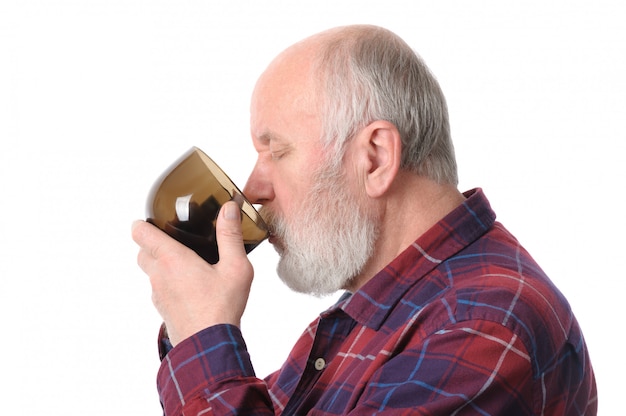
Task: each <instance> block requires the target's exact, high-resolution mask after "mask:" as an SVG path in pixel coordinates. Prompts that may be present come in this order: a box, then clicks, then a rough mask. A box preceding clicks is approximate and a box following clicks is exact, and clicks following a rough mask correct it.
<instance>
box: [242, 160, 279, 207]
mask: <svg viewBox="0 0 626 416" xmlns="http://www.w3.org/2000/svg"><path fill="white" fill-rule="evenodd" d="M243 194H244V195H245V196H246V198H248V201H250V202H251V203H253V204H261V205H263V204H266V203H268V202H269V201H271V200H273V199H274V188H273V186H272V182H271V180H270V175H269V171H268V168H267V166H265V165H264V164H263V163H262V162H261V161H260V160H258V161H257V163H256V165H255V166H254V169H252V172H251V173H250V176H249V177H248V181H247V182H246V185H245V186H244V188H243Z"/></svg>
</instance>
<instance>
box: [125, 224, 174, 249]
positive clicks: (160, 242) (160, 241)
mask: <svg viewBox="0 0 626 416" xmlns="http://www.w3.org/2000/svg"><path fill="white" fill-rule="evenodd" d="M131 233H132V237H133V240H134V241H135V243H137V245H138V246H139V247H140V248H141V249H142V250H143V251H146V252H147V253H148V254H150V255H151V256H152V257H154V258H157V257H159V252H160V249H161V248H162V247H164V246H167V245H168V244H171V242H172V238H171V237H169V236H168V235H167V234H166V233H165V232H163V231H161V230H160V229H159V228H158V227H156V226H154V225H152V224H150V223H149V222H146V221H142V220H137V221H135V222H133V224H132V228H131Z"/></svg>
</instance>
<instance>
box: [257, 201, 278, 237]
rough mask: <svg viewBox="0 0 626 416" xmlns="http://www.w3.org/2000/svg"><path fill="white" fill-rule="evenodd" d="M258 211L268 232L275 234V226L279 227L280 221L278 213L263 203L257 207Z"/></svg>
mask: <svg viewBox="0 0 626 416" xmlns="http://www.w3.org/2000/svg"><path fill="white" fill-rule="evenodd" d="M258 212H259V215H260V216H261V218H262V219H263V221H265V225H267V228H268V231H269V232H270V234H276V231H277V228H279V226H278V224H280V223H281V219H280V218H279V216H278V214H277V213H276V212H275V211H273V210H272V209H271V208H269V207H266V206H265V205H263V206H262V207H261V208H259V210H258Z"/></svg>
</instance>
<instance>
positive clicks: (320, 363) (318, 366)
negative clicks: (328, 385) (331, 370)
mask: <svg viewBox="0 0 626 416" xmlns="http://www.w3.org/2000/svg"><path fill="white" fill-rule="evenodd" d="M324 367H326V361H325V360H324V359H323V358H318V359H317V360H315V369H316V370H317V371H321V370H323V369H324Z"/></svg>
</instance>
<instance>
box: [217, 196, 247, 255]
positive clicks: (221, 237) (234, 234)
mask: <svg viewBox="0 0 626 416" xmlns="http://www.w3.org/2000/svg"><path fill="white" fill-rule="evenodd" d="M215 231H216V237H217V248H218V251H219V255H220V259H222V258H229V257H233V256H244V257H245V256H246V250H245V249H244V246H243V234H242V231H241V212H240V208H239V205H238V204H237V202H235V201H228V202H226V203H225V204H224V205H222V209H221V210H220V215H219V216H218V218H217V223H216V227H215Z"/></svg>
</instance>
